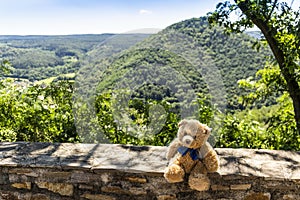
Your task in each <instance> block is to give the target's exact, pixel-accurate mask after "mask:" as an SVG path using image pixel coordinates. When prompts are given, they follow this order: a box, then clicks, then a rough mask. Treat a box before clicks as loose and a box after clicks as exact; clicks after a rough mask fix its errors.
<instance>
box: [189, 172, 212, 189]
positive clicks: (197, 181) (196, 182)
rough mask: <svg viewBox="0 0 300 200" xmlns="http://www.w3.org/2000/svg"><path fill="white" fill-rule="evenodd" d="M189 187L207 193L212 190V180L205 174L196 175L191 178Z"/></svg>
mask: <svg viewBox="0 0 300 200" xmlns="http://www.w3.org/2000/svg"><path fill="white" fill-rule="evenodd" d="M189 186H190V188H191V189H193V190H198V191H207V190H209V188H210V180H209V178H208V177H207V176H206V175H204V174H197V175H195V174H194V176H190V177H189Z"/></svg>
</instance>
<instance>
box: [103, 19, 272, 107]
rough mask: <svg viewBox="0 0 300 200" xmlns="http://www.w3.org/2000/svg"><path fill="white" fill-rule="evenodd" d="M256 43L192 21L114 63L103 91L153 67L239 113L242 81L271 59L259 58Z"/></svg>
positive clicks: (204, 21)
mask: <svg viewBox="0 0 300 200" xmlns="http://www.w3.org/2000/svg"><path fill="white" fill-rule="evenodd" d="M254 42H255V39H254V38H253V37H250V36H248V35H246V34H234V35H230V36H229V35H226V34H224V33H223V31H222V29H221V28H215V27H214V28H210V27H209V24H208V22H207V19H206V18H205V17H203V18H194V19H189V20H186V21H183V22H179V23H177V24H174V25H171V26H169V27H167V28H166V29H165V30H163V31H161V32H159V33H158V34H155V35H152V36H151V37H149V38H147V39H145V40H144V41H142V42H141V43H139V44H138V45H136V46H134V47H132V48H131V49H129V50H128V51H126V52H124V53H122V54H121V55H120V56H119V57H114V58H113V59H114V60H113V61H112V62H111V64H110V65H108V66H107V67H106V71H105V72H104V74H103V75H102V76H101V78H100V81H101V83H100V87H102V88H113V87H114V86H113V84H114V82H118V81H120V80H122V75H124V74H126V73H128V71H129V69H134V70H138V69H139V66H145V65H151V66H155V67H156V68H157V71H159V70H160V69H161V68H162V67H163V66H168V67H170V68H171V69H173V70H175V71H176V72H178V73H180V74H181V75H182V76H184V77H185V79H186V81H187V82H188V83H189V84H190V86H191V87H192V88H193V89H194V92H196V93H199V92H200V93H205V94H209V95H211V96H212V98H213V103H214V104H218V105H219V106H222V107H227V108H229V109H236V108H239V107H240V106H241V105H239V104H238V102H237V96H240V95H241V90H240V89H239V88H238V84H237V81H238V80H240V79H244V78H248V77H250V76H253V77H254V76H255V73H256V72H257V70H258V69H262V68H263V67H264V65H265V62H266V60H267V56H270V51H269V49H268V48H266V47H265V48H262V49H261V50H260V52H257V51H256V50H255V49H253V48H252V46H253V44H254ZM178 59H180V60H181V62H179V61H178ZM159 76H163V77H170V76H169V75H165V74H162V75H157V78H159ZM125 78H126V77H125ZM167 79H168V78H167ZM123 81H124V80H123ZM168 81H170V82H172V81H174V80H168ZM138 82H139V81H138ZM154 82H156V83H157V80H154ZM158 82H159V81H158ZM161 83H162V85H164V82H161ZM154 88H155V87H154ZM154 91H155V93H157V90H156V89H154ZM148 92H149V91H148ZM163 95H164V94H162V93H161V94H159V95H158V96H163Z"/></svg>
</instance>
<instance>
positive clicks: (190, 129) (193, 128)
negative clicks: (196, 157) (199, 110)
mask: <svg viewBox="0 0 300 200" xmlns="http://www.w3.org/2000/svg"><path fill="white" fill-rule="evenodd" d="M178 126H179V129H178V133H177V137H178V139H179V141H180V143H181V145H182V146H185V147H187V148H192V149H197V148H200V147H201V146H202V145H203V144H204V143H205V142H206V141H207V139H208V137H209V135H210V132H211V128H209V127H208V126H207V125H205V124H201V123H200V122H199V121H197V120H186V119H184V120H182V121H180V122H179V124H178Z"/></svg>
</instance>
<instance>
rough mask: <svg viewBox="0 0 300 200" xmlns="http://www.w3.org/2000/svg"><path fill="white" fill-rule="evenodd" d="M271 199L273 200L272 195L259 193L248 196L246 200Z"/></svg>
mask: <svg viewBox="0 0 300 200" xmlns="http://www.w3.org/2000/svg"><path fill="white" fill-rule="evenodd" d="M270 199H271V194H270V193H262V192H257V193H251V194H248V195H247V196H246V197H245V199H244V200H270Z"/></svg>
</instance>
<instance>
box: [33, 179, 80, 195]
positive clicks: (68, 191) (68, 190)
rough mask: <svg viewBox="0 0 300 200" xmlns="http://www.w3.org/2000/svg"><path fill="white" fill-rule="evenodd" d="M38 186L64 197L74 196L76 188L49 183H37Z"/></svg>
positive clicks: (63, 184)
mask: <svg viewBox="0 0 300 200" xmlns="http://www.w3.org/2000/svg"><path fill="white" fill-rule="evenodd" d="M36 184H37V186H38V187H39V188H44V189H47V190H50V191H52V192H54V193H58V194H60V195H63V196H72V195H73V191H74V187H73V185H71V184H65V183H49V182H36Z"/></svg>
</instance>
